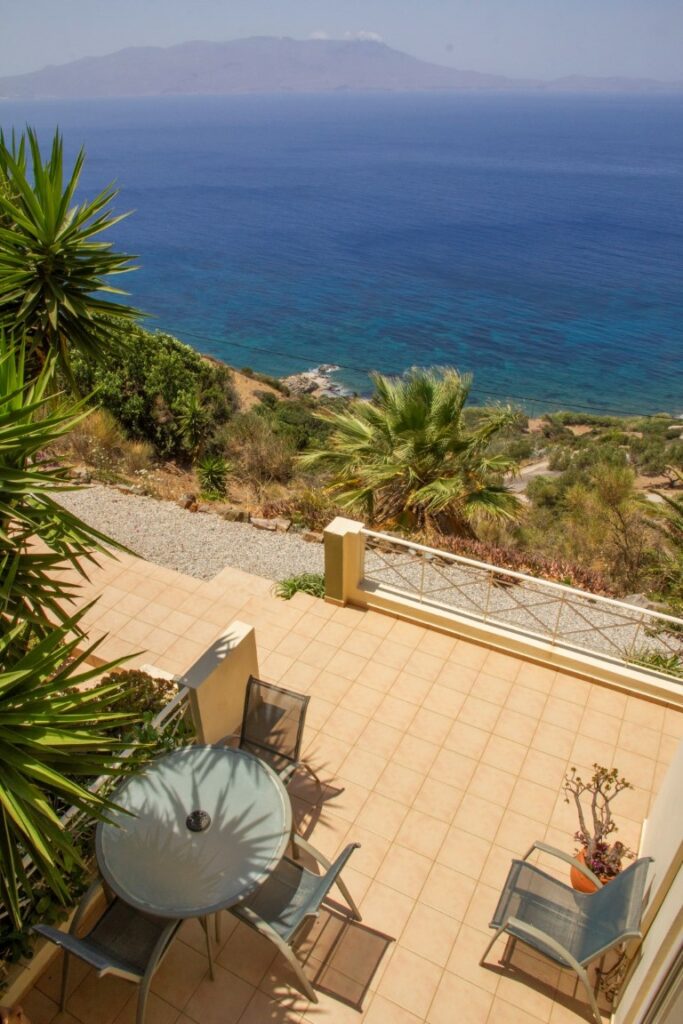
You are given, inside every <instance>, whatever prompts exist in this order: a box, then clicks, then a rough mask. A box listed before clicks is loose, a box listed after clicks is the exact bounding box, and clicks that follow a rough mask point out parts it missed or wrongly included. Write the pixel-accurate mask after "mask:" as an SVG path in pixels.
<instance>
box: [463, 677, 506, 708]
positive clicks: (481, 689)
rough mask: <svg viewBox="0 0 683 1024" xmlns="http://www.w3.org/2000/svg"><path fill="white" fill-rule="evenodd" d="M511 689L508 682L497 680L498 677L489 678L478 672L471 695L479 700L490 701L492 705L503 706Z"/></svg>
mask: <svg viewBox="0 0 683 1024" xmlns="http://www.w3.org/2000/svg"><path fill="white" fill-rule="evenodd" d="M511 689H512V683H511V682H510V680H507V679H499V678H498V676H489V675H487V674H486V673H485V672H480V673H479V675H478V676H477V679H476V682H475V684H474V686H473V688H472V693H473V695H474V696H475V697H479V698H480V699H481V700H490V701H491V702H492V703H493V704H498V705H503V704H504V703H505V701H506V700H507V697H508V694H509V693H510V690H511Z"/></svg>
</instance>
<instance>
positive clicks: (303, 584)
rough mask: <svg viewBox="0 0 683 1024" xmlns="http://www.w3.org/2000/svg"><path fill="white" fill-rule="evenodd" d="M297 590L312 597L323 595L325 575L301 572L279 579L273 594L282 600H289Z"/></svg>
mask: <svg viewBox="0 0 683 1024" xmlns="http://www.w3.org/2000/svg"><path fill="white" fill-rule="evenodd" d="M299 592H301V593H302V594H310V595H311V596H312V597H324V596H325V577H324V576H323V575H322V574H321V573H317V572H302V573H300V574H299V575H298V576H288V577H287V579H284V580H280V582H279V583H277V584H276V586H275V595H276V596H277V597H281V598H282V599H283V600H284V601H290V600H291V599H292V598H293V597H294V595H295V594H298V593H299Z"/></svg>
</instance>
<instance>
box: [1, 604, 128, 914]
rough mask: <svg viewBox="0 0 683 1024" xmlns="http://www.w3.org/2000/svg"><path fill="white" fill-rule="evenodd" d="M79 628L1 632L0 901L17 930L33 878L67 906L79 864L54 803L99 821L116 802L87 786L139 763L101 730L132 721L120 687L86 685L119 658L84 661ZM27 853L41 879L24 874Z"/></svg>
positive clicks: (73, 623) (73, 624)
mask: <svg viewBox="0 0 683 1024" xmlns="http://www.w3.org/2000/svg"><path fill="white" fill-rule="evenodd" d="M77 625H78V619H77V618H74V619H72V620H71V621H69V622H67V623H66V624H65V625H64V626H62V627H60V628H57V629H54V630H53V631H52V632H51V633H49V634H48V635H46V636H45V637H43V639H42V640H41V641H40V642H39V643H37V644H35V645H34V646H33V647H32V648H30V649H29V650H26V644H25V643H22V642H21V640H22V633H23V632H24V631H25V628H26V627H25V626H22V625H17V626H15V627H14V629H11V630H9V631H7V632H6V633H5V634H4V635H3V636H2V637H0V899H1V901H2V904H3V905H4V907H5V908H6V910H7V912H8V913H9V914H10V915H11V917H12V919H13V921H14V923H15V925H16V926H17V927H19V926H20V925H21V903H22V894H23V896H24V897H26V896H29V897H30V894H31V888H32V880H33V882H35V881H36V880H37V879H40V880H41V881H43V882H44V883H45V884H46V885H47V886H48V887H49V888H50V890H51V891H52V893H53V894H54V895H55V897H56V898H57V899H58V900H59V901H60V902H62V903H64V904H67V903H68V898H69V891H68V887H67V884H66V882H65V876H67V875H68V874H69V872H70V871H71V869H72V868H73V867H74V865H76V864H80V863H81V859H80V854H79V853H78V850H77V849H76V847H75V845H74V842H73V839H72V836H71V834H70V833H69V831H68V830H67V829H66V828H65V827H64V825H63V824H62V822H61V821H60V816H59V813H58V811H57V809H56V806H55V803H56V801H58V800H60V799H61V800H62V802H63V803H65V804H66V805H73V806H75V807H76V808H78V809H79V810H80V811H85V812H87V814H88V815H89V816H91V817H93V818H95V819H99V820H101V819H102V818H104V817H106V814H107V810H108V809H111V807H112V806H113V805H112V803H111V802H110V801H109V800H108V799H107V798H106V796H104V795H98V794H96V793H91V792H90V791H89V790H88V788H87V785H88V782H89V781H92V780H93V779H94V778H98V777H100V776H102V775H105V776H107V775H116V776H120V775H122V774H125V773H127V772H129V771H130V770H132V769H133V768H134V767H137V766H138V764H139V760H140V752H138V751H134V752H133V754H132V756H131V757H128V758H126V759H125V760H124V761H123V762H120V757H121V754H122V752H123V749H124V747H125V746H126V744H124V743H123V742H122V741H121V740H119V739H117V738H116V737H115V736H112V735H111V734H109V735H107V733H106V731H105V730H107V729H112V728H113V727H117V726H118V727H123V726H126V725H129V724H131V723H132V722H134V721H135V716H134V715H130V714H128V713H123V712H119V711H118V710H117V707H118V705H119V703H120V701H121V700H122V699H123V698H124V697H125V696H126V692H125V690H124V688H123V687H122V686H121V685H120V684H119V683H117V682H116V681H115V680H114V681H113V682H109V683H108V684H106V685H95V686H92V687H91V688H83V687H84V685H85V684H87V683H90V682H91V681H92V680H93V678H94V677H95V676H99V675H100V674H101V673H103V672H106V671H110V670H111V669H112V668H115V667H116V665H118V664H120V662H113V663H111V664H109V665H106V666H104V667H100V668H97V669H90V668H87V667H85V664H84V663H85V660H86V658H87V657H88V656H89V655H90V654H91V653H92V651H93V650H94V648H95V647H96V646H97V645H96V644H93V645H92V646H90V647H89V648H88V649H87V650H85V651H83V652H82V653H81V654H79V655H78V656H77V655H76V652H75V647H76V644H77V643H78V639H77V638H76V637H74V636H73V632H74V630H75V629H76V627H77ZM69 628H71V630H72V633H71V634H69ZM76 631H77V630H76ZM69 635H71V637H72V638H71V639H70V640H68V639H67V636H69ZM123 660H125V659H121V661H123ZM57 806H58V804H57ZM27 857H28V858H30V861H32V863H33V865H34V866H35V869H36V872H37V874H36V875H33V874H32V873H31V872H30V871H27V868H26V867H25V865H24V859H25V858H27Z"/></svg>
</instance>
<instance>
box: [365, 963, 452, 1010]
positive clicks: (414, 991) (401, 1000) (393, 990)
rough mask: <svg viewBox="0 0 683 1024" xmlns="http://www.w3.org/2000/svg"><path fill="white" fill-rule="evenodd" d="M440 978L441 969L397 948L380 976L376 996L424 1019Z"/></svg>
mask: <svg viewBox="0 0 683 1024" xmlns="http://www.w3.org/2000/svg"><path fill="white" fill-rule="evenodd" d="M441 975H442V971H441V968H440V967H438V966H437V965H436V964H433V963H431V962H430V961H429V960H426V959H425V958H424V957H421V956H418V955H417V953H412V952H411V951H410V950H408V949H403V948H402V947H400V946H399V947H397V949H396V950H395V951H394V953H393V956H392V958H391V962H390V964H389V966H388V967H387V969H386V971H385V972H384V976H383V978H382V981H381V983H380V986H379V993H380V995H384V996H386V997H387V999H390V1000H392V1001H393V1002H395V1003H398V1005H399V1006H402V1007H403V1009H405V1010H408V1011H410V1013H414V1014H416V1015H417V1016H418V1017H424V1016H425V1014H426V1013H427V1010H428V1009H429V1005H430V1003H431V1001H432V999H433V998H434V993H435V992H436V989H437V987H438V985H439V981H440V980H441Z"/></svg>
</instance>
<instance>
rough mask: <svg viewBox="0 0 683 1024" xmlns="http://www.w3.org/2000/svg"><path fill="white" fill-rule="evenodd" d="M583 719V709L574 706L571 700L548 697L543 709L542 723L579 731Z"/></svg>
mask: <svg viewBox="0 0 683 1024" xmlns="http://www.w3.org/2000/svg"><path fill="white" fill-rule="evenodd" d="M582 717H583V708H582V707H581V706H580V705H579V704H573V703H572V702H571V701H569V700H562V699H561V698H559V697H553V696H550V697H548V700H547V703H546V705H545V707H544V708H543V713H542V715H541V721H543V722H550V724H551V725H559V726H561V727H562V728H563V729H578V728H579V726H580V725H581V719H582Z"/></svg>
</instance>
